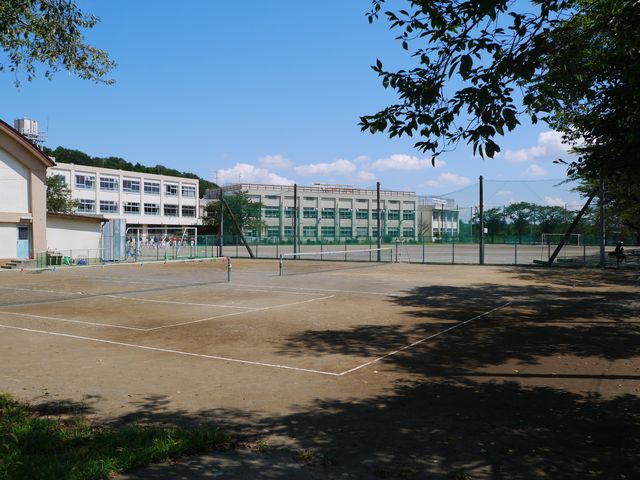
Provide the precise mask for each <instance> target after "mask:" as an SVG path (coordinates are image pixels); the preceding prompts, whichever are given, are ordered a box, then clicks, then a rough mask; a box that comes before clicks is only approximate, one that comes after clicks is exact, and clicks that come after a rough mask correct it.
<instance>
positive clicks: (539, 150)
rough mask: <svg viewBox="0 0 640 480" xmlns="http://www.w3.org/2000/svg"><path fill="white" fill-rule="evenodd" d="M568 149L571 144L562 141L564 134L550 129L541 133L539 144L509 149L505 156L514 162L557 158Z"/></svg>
mask: <svg viewBox="0 0 640 480" xmlns="http://www.w3.org/2000/svg"><path fill="white" fill-rule="evenodd" d="M568 150H569V145H567V144H564V143H562V134H561V133H560V132H554V131H549V132H542V133H540V134H539V135H538V141H537V144H536V145H534V146H533V147H529V148H520V149H517V150H507V151H506V152H504V158H505V160H507V161H509V162H513V163H523V162H532V161H534V160H538V161H540V160H555V159H556V157H558V156H559V155H562V154H564V153H566V152H567V151H568Z"/></svg>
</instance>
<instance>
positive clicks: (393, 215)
mask: <svg viewBox="0 0 640 480" xmlns="http://www.w3.org/2000/svg"><path fill="white" fill-rule="evenodd" d="M387 219H389V220H400V210H389V212H388V214H387Z"/></svg>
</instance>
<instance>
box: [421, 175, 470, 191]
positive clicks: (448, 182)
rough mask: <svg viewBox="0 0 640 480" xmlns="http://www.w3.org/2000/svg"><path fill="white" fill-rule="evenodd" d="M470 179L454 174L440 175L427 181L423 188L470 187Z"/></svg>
mask: <svg viewBox="0 0 640 480" xmlns="http://www.w3.org/2000/svg"><path fill="white" fill-rule="evenodd" d="M471 183H472V182H471V179H470V178H467V177H463V176H462V175H457V174H455V173H441V174H440V175H438V178H436V179H435V180H427V181H426V182H424V184H423V186H425V187H431V188H441V187H466V186H467V185H471Z"/></svg>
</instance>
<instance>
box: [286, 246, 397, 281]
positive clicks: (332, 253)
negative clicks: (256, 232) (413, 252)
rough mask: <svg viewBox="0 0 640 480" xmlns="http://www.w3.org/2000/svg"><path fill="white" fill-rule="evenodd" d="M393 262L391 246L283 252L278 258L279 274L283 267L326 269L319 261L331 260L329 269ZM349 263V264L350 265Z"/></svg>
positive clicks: (312, 269) (303, 269) (304, 270)
mask: <svg viewBox="0 0 640 480" xmlns="http://www.w3.org/2000/svg"><path fill="white" fill-rule="evenodd" d="M378 259H380V260H379V261H380V262H386V263H390V262H393V248H390V247H386V248H365V249H355V250H349V249H348V248H346V247H345V249H344V250H320V251H315V252H297V253H283V254H281V255H280V258H279V260H278V261H279V269H278V271H279V274H280V276H282V275H283V274H284V271H285V268H286V269H287V270H292V271H295V272H298V273H304V272H307V271H309V272H311V271H318V270H320V271H326V270H327V269H328V268H327V266H326V265H328V264H325V267H319V264H320V262H332V263H331V269H332V270H337V269H340V268H354V265H353V264H352V262H353V263H357V264H360V266H362V264H375V263H377V262H378ZM350 264H351V265H350Z"/></svg>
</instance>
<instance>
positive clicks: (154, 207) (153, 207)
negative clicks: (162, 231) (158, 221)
mask: <svg viewBox="0 0 640 480" xmlns="http://www.w3.org/2000/svg"><path fill="white" fill-rule="evenodd" d="M144 214H145V215H160V205H158V204H157V203H145V204H144Z"/></svg>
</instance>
